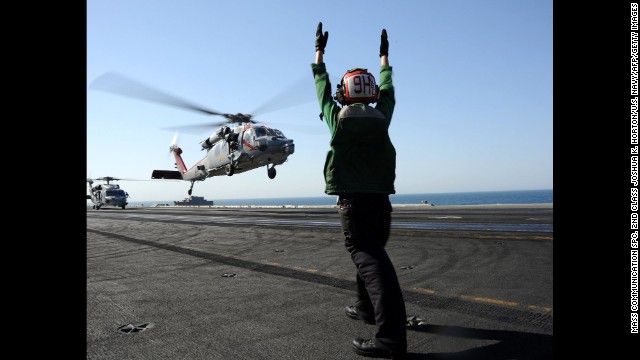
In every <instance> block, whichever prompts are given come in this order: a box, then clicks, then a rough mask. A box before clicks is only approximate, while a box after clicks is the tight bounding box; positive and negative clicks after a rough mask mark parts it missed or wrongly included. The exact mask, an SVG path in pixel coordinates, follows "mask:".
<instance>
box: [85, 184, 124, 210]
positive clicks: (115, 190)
mask: <svg viewBox="0 0 640 360" xmlns="http://www.w3.org/2000/svg"><path fill="white" fill-rule="evenodd" d="M128 196H129V194H127V193H126V192H125V191H124V190H122V189H121V188H120V185H117V184H109V185H107V184H99V185H95V186H92V187H91V194H90V195H88V196H87V197H88V198H90V199H91V202H93V204H94V205H93V207H94V208H95V209H97V210H99V209H100V208H101V207H103V206H114V207H119V208H122V209H124V208H125V206H126V205H127V197H128Z"/></svg>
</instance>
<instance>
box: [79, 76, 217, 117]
mask: <svg viewBox="0 0 640 360" xmlns="http://www.w3.org/2000/svg"><path fill="white" fill-rule="evenodd" d="M89 89H91V90H99V91H105V92H110V93H114V94H116V95H121V96H127V97H131V98H136V99H140V100H146V101H151V102H155V103H160V104H165V105H171V106H175V107H179V108H183V109H187V110H192V111H197V112H201V113H205V114H207V115H219V116H225V115H227V114H224V113H220V112H217V111H215V110H211V109H207V108H205V107H202V106H200V105H196V104H194V103H191V102H189V101H186V100H183V99H180V98H178V97H177V96H174V95H170V94H168V93H165V92H162V91H160V90H156V89H154V88H152V87H151V86H148V85H144V84H142V83H140V82H138V81H136V80H132V79H130V78H127V77H125V76H123V75H120V74H117V73H112V72H107V73H105V74H103V75H101V76H99V77H97V78H96V79H95V80H93V82H91V84H90V85H89Z"/></svg>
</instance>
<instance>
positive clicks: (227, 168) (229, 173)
mask: <svg viewBox="0 0 640 360" xmlns="http://www.w3.org/2000/svg"><path fill="white" fill-rule="evenodd" d="M235 170H236V167H235V166H234V165H233V164H227V166H225V167H224V172H225V174H227V176H232V175H233V173H234V172H235Z"/></svg>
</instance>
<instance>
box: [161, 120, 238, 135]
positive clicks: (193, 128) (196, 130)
mask: <svg viewBox="0 0 640 360" xmlns="http://www.w3.org/2000/svg"><path fill="white" fill-rule="evenodd" d="M230 123H232V121H230V120H226V121H218V122H214V123H202V124H190V125H180V126H170V127H164V128H162V129H163V130H167V131H180V132H186V133H191V134H195V135H199V134H201V133H202V132H204V131H206V130H211V129H212V128H217V127H220V126H223V125H228V124H230Z"/></svg>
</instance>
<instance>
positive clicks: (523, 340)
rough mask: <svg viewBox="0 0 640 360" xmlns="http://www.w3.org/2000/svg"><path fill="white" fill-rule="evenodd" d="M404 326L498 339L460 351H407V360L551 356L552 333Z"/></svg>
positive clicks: (535, 358) (523, 359)
mask: <svg viewBox="0 0 640 360" xmlns="http://www.w3.org/2000/svg"><path fill="white" fill-rule="evenodd" d="M407 330H410V331H417V332H425V333H432V334H437V335H441V336H451V337H458V338H467V339H483V340H498V342H497V343H494V344H491V345H486V346H480V347H475V348H471V349H467V350H463V351H459V352H441V353H427V354H422V353H411V352H410V353H407V357H406V358H407V360H409V359H410V360H445V359H446V360H469V359H474V360H482V359H492V360H506V359H520V360H541V359H553V335H545V334H534V333H526V332H520V331H509V330H488V329H474V328H467V327H460V326H444V325H429V324H427V325H419V326H417V325H413V326H411V327H408V328H407Z"/></svg>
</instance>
